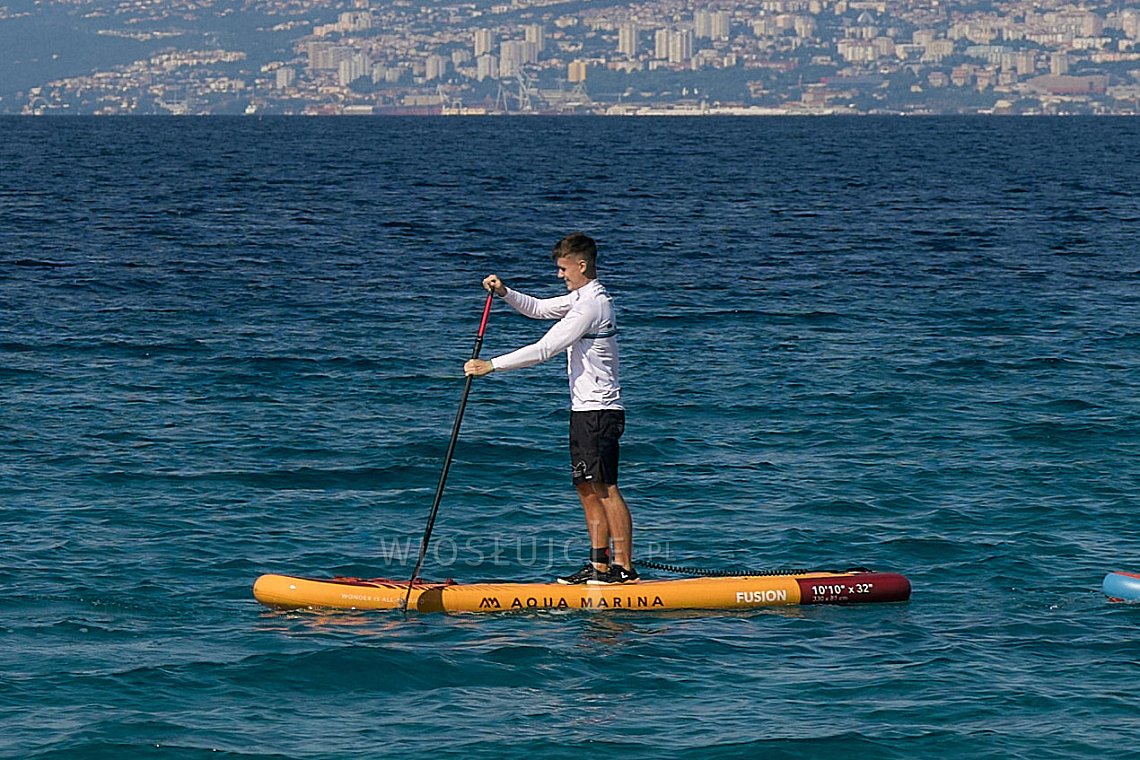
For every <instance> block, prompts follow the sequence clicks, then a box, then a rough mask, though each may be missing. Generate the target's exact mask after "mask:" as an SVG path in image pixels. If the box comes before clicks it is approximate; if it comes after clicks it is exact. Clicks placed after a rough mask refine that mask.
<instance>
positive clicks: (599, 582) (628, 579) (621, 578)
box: [586, 565, 641, 586]
mask: <svg viewBox="0 0 1140 760" xmlns="http://www.w3.org/2000/svg"><path fill="white" fill-rule="evenodd" d="M639 580H641V576H640V575H638V574H637V571H636V570H626V569H625V568H624V567H622V566H621V565H610V569H609V570H606V571H605V572H601V571H598V572H597V573H596V575H595V577H594V578H590V579H588V580H587V581H586V583H588V584H590V585H591V586H608V585H610V584H612V583H637V582H638V581H639Z"/></svg>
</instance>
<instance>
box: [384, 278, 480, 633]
mask: <svg viewBox="0 0 1140 760" xmlns="http://www.w3.org/2000/svg"><path fill="white" fill-rule="evenodd" d="M494 298H495V290H494V288H492V289H491V290H490V292H488V293H487V303H486V304H484V305H483V319H482V320H481V321H480V322H479V334H478V335H476V336H475V348H474V349H473V350H472V351H471V358H472V359H478V358H479V349H481V348H482V347H483V333H484V332H486V330H487V317H489V316H490V315H491V301H492V300H493V299H494ZM474 379H475V378H474V376H473V375H468V376H467V382H466V383H464V385H463V398H462V399H460V401H459V411H458V412H456V413H455V425H453V426H452V428H451V442H450V443H448V444H447V453H446V454H445V455H444V457H443V471H442V472H440V474H439V485H438V486H436V489H435V501H434V502H432V505H431V514H429V515H428V521H427V528H426V529H425V530H424V539H423V541H421V542H420V556H419V558H418V559H416V567H415V569H414V570H412V577H411V578H409V579H408V593H407V594H406V595H405V596H404V603H403V604H402V605H400V609H402V610H403V611H404V612H407V611H408V600H410V599H411V598H412V584H413V583H415V582H416V576H417V575H419V574H420V568H421V567H423V564H424V555H426V554H427V548H428V542H429V541H431V529H432V528H433V527H434V526H435V517H436V515H437V514H439V502H440V500H442V499H443V486H444V484H445V483H447V471H448V470H449V469H451V456H452V455H453V454H454V453H455V442H456V441H458V440H459V425H460V424H461V423H462V422H463V410H464V409H466V408H467V396H468V394H469V393H471V381H472V380H474Z"/></svg>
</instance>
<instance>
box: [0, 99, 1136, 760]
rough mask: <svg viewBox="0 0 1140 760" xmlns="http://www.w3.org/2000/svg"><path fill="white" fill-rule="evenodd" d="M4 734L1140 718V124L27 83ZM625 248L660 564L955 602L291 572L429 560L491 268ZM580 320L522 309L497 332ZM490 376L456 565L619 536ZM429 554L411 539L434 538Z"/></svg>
mask: <svg viewBox="0 0 1140 760" xmlns="http://www.w3.org/2000/svg"><path fill="white" fill-rule="evenodd" d="M0 134H2V136H3V139H2V140H0V167H2V168H0V390H2V406H0V514H2V515H3V532H2V533H0V548H2V552H0V588H2V593H0V724H2V726H3V728H2V730H0V756H3V757H11V758H121V757H131V758H133V757H162V758H198V757H207V756H209V757H234V758H298V759H299V758H306V759H310V758H330V759H332V758H337V759H339V758H372V757H386V756H396V755H400V756H412V757H419V756H428V755H430V756H434V757H464V758H495V759H496V760H509V759H510V758H533V757H541V758H547V757H550V758H559V757H566V758H578V757H586V756H599V755H613V756H623V757H677V758H702V759H704V758H736V757H741V758H744V757H765V758H793V757H794V758H800V757H811V758H853V757H867V758H916V757H940V758H1033V759H1034V760H1037V759H1039V758H1094V757H1095V758H1104V757H1138V756H1140V753H1138V752H1137V750H1136V749H1135V747H1136V744H1137V737H1138V736H1140V695H1138V692H1137V688H1136V687H1137V683H1138V682H1140V681H1138V678H1140V638H1138V635H1137V626H1138V625H1140V607H1137V606H1135V605H1118V604H1110V603H1109V602H1107V601H1106V599H1105V598H1104V596H1103V595H1102V594H1101V593H1100V590H1099V588H1100V581H1101V579H1102V578H1103V576H1104V574H1105V572H1107V571H1109V570H1113V569H1128V568H1132V569H1137V568H1140V530H1138V528H1137V506H1138V501H1140V368H1138V359H1140V255H1138V251H1140V185H1138V183H1137V177H1138V176H1140V122H1137V121H1136V120H1130V119H1087V120H1086V119H1073V120H1057V119H1053V120H1045V119H1041V120H1029V119H1010V120H1005V119H952V118H947V119H915V120H906V119H872V118H865V119H805V120H801V119H743V120H732V119H724V120H721V119H676V120H671V119H665V120H651V119H637V120H619V119H585V118H583V119H576V118H564V119H546V118H534V119H523V118H519V119H486V120H459V119H455V120H448V119H442V120H435V119H407V120H400V119H393V120H387V119H361V120H352V119H335V120H324V119H314V120H301V119H279V120H274V119H268V120H253V119H220V118H219V119H202V120H163V119H153V120H151V119H107V120H95V119H68V120H63V119H60V120H30V119H7V120H0ZM575 229H581V230H585V231H588V232H590V233H591V234H593V235H594V236H595V237H597V239H598V240H599V242H600V244H601V262H600V263H601V274H602V280H603V281H604V282H605V283H606V285H607V286H608V287H609V289H610V290H611V292H612V293H613V294H614V295H615V297H616V299H617V304H618V309H619V311H618V314H619V321H620V323H621V329H622V333H621V341H622V352H623V363H624V364H623V370H624V378H623V380H624V392H625V397H626V402H627V405H628V408H629V409H628V420H629V424H628V428H627V433H626V437H625V439H624V448H623V463H622V466H623V470H622V484H623V491H624V492H625V494H626V496H627V499H628V501H629V502H630V504H631V507H632V509H633V513H634V519H635V523H636V541H637V545H638V547H639V552H640V554H641V556H642V557H643V558H646V559H655V560H657V561H661V562H669V563H672V564H687V565H698V566H707V567H720V566H737V565H746V566H753V567H781V566H791V567H813V568H842V567H847V566H851V565H866V566H870V567H874V568H876V569H879V570H889V571H897V572H902V573H904V574H906V575H907V576H908V577H909V578H910V580H911V582H912V584H913V588H914V593H913V597H912V599H911V601H909V602H907V603H900V604H889V605H866V606H853V607H802V608H789V609H767V610H762V611H756V612H747V613H739V612H720V613H699V614H672V615H668V614H649V613H634V612H626V613H614V614H557V613H523V614H513V615H502V616H491V617H474V616H462V615H454V616H445V615H425V616H416V615H411V616H409V617H408V618H407V619H405V618H403V617H401V616H399V615H397V614H384V613H335V614H333V613H315V612H304V613H300V612H298V613H284V612H275V611H270V610H266V609H263V608H261V607H260V606H259V605H258V604H257V603H256V602H255V601H254V600H253V599H252V597H251V594H250V587H251V584H252V582H253V580H254V579H255V578H256V577H257V576H258V575H259V574H261V573H264V572H287V573H293V574H302V575H315V576H326V575H332V574H352V575H363V576H369V577H371V576H385V575H386V576H393V577H397V578H401V577H405V576H406V574H407V573H408V572H409V571H410V567H411V564H412V562H413V561H414V547H415V546H416V545H417V544H418V541H419V537H420V535H421V534H422V531H423V527H424V523H425V521H426V518H427V513H428V510H429V508H430V505H431V501H432V497H433V494H434V492H435V486H436V483H437V480H438V476H439V472H440V467H441V465H442V458H443V453H444V450H445V449H446V445H447V440H448V436H449V433H450V429H451V424H452V420H453V417H454V414H455V410H456V408H457V405H458V402H459V398H460V394H461V390H462V385H463V381H462V377H461V370H460V367H461V365H462V362H463V360H464V359H465V358H467V356H468V355H469V353H470V351H471V346H472V342H473V338H474V332H475V329H476V327H477V323H478V318H479V314H480V310H481V308H482V303H483V294H482V292H481V290H480V287H479V280H480V279H481V278H482V277H483V276H484V275H485V274H488V273H490V272H496V273H498V274H500V275H501V276H502V277H503V278H504V279H505V280H507V281H508V282H509V283H510V284H512V285H515V286H517V287H519V288H521V289H523V290H527V291H530V292H533V293H536V294H538V295H553V294H557V293H559V292H562V289H561V283H560V282H559V281H558V280H557V279H556V277H555V276H554V271H553V268H552V266H551V264H550V262H549V259H548V255H547V251H548V250H549V247H550V245H551V244H552V243H553V242H554V241H555V240H557V239H558V238H559V237H561V236H562V235H563V234H565V233H566V232H568V231H571V230H575ZM542 329H543V326H542V325H541V324H539V323H535V322H531V321H529V320H525V319H524V318H522V317H519V316H517V315H513V314H512V313H510V311H509V310H508V309H507V308H506V307H504V306H503V305H501V304H499V305H497V306H496V309H495V311H494V312H493V315H492V317H491V321H490V325H489V328H488V334H487V341H486V344H485V346H484V354H483V355H484V356H491V355H495V354H497V353H502V352H505V351H506V350H509V349H513V348H516V347H518V346H520V345H522V344H524V343H526V342H529V341H532V340H534V339H537V337H538V336H539V335H540V334H541V331H542ZM566 397H567V392H566V388H565V375H564V367H562V366H559V362H557V361H553V362H550V363H549V364H547V365H543V366H541V367H538V368H532V369H530V370H526V371H520V372H517V373H502V374H496V375H492V376H490V377H488V378H485V379H482V380H479V381H477V382H476V383H475V385H474V389H473V391H472V395H471V400H470V402H469V404H468V407H467V412H466V416H465V418H464V423H463V431H462V436H461V439H460V442H459V445H458V448H457V451H456V457H455V461H454V464H453V465H452V467H451V471H450V478H449V481H448V487H447V490H446V493H445V495H444V499H443V503H442V507H441V513H440V518H439V521H438V523H437V525H436V529H435V534H434V538H433V543H432V550H431V551H429V553H428V557H427V562H426V565H425V569H424V574H425V575H427V576H429V577H436V578H443V577H452V578H455V579H457V580H462V581H474V580H483V579H488V578H504V579H512V580H531V579H545V578H549V577H551V576H552V575H553V574H555V573H558V572H562V571H565V570H567V569H572V568H573V567H574V566H576V565H577V564H578V563H579V562H580V561H581V558H582V557H583V556H584V553H585V551H586V548H587V546H586V540H585V530H584V525H583V523H582V518H581V515H580V507H578V506H577V503H576V499H575V497H574V494H573V491H572V488H571V487H570V485H569V482H568V472H567V470H568V468H567V464H566V455H565V453H564V448H565V443H564V439H565V425H566V413H565V407H566V403H567V399H566ZM409 548H411V549H413V552H412V554H413V556H411V557H409V556H408V550H409Z"/></svg>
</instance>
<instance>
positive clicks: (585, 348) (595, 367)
mask: <svg viewBox="0 0 1140 760" xmlns="http://www.w3.org/2000/svg"><path fill="white" fill-rule="evenodd" d="M597 257H598V247H597V245H596V244H595V243H594V240H593V239H592V238H591V237H589V236H588V235H584V234H582V233H581V232H574V233H571V234H570V235H567V236H566V237H564V238H563V239H562V240H559V241H558V243H557V244H555V246H554V250H553V252H552V254H551V258H553V259H554V265H555V267H557V269H558V277H559V278H560V279H561V280H563V281H564V282H565V283H566V290H567V291H569V292H568V293H567V294H566V295H564V296H558V297H556V298H544V299H539V298H535V297H533V296H529V295H526V294H525V293H520V292H518V291H517V290H511V289H510V288H508V287H507V286H506V285H505V284H504V283H503V281H502V280H500V279H499V277H498V275H493V274H492V275H489V276H487V277H486V278H484V280H483V287H484V288H486V289H487V290H488V291H494V293H495V295H497V296H499V297H500V298H502V299H503V300H504V301H506V302H507V303H508V304H510V306H511V307H512V308H513V309H514V310H515V311H517V312H519V313H520V314H522V315H524V316H527V317H530V318H532V319H557V320H558V322H556V323H555V324H554V326H553V327H551V328H550V330H549V331H547V333H546V335H544V336H543V337H542V339H541V340H539V341H538V342H537V343H532V344H531V345H529V346H525V347H523V348H520V349H519V350H517V351H512V352H511V353H509V354H503V355H502V356H496V357H495V358H493V359H491V360H484V359H471V360H469V361H468V362H467V363H466V364H464V365H463V371H464V372H465V373H466V374H468V375H473V376H475V377H482V376H483V375H488V374H490V373H491V372H494V371H496V370H500V371H501V370H508V369H521V368H523V367H531V366H534V365H535V364H539V363H541V362H544V361H546V360H547V359H550V358H552V357H554V356H555V355H557V354H559V353H561V352H562V351H565V352H566V359H567V370H568V372H569V375H570V465H571V467H572V469H573V477H574V487H575V488H576V489H577V491H578V498H579V499H580V500H581V501H582V508H583V509H584V510H585V512H586V527H587V529H588V530H589V533H590V546H591V549H590V561H589V562H587V563H586V564H585V565H584V566H583V567H582V569H581V570H578V571H577V572H575V573H571V574H570V575H566V576H562V577H560V578H558V582H559V583H564V584H579V583H588V584H599V585H600V584H608V583H632V582H634V581H636V580H637V579H638V575H637V571H636V570H634V569H633V557H632V553H633V520H632V519H631V518H630V515H629V507H628V506H626V503H625V499H623V498H622V495H621V491H620V490H618V441H619V439H620V438H621V435H622V432H624V430H625V408H624V407H623V406H622V402H621V384H620V382H619V380H618V345H617V321H616V320H615V319H614V304H613V299H612V298H611V297H610V294H609V293H607V292H606V289H605V288H604V287H602V284H601V283H600V282H598V280H597V277H598V273H597ZM611 540H612V541H613V556H612V557H611V556H610V541H611Z"/></svg>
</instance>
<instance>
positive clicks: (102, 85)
mask: <svg viewBox="0 0 1140 760" xmlns="http://www.w3.org/2000/svg"><path fill="white" fill-rule="evenodd" d="M188 2H190V3H191V4H193V1H192V0H188ZM140 7H142V6H140ZM261 11H262V12H263V13H265V14H266V15H267V16H269V17H271V18H273V19H274V20H276V21H278V22H279V23H277V24H274V25H273V26H271V27H268V28H267V29H265V30H262V31H263V32H265V33H269V32H272V33H275V34H278V35H281V34H285V35H289V39H288V49H287V53H286V54H284V55H280V56H278V57H277V59H274V60H256V59H255V57H254V55H253V54H252V53H251V52H249V51H247V50H245V49H240V48H237V49H177V48H174V47H172V48H170V49H167V50H165V51H163V52H160V53H156V54H154V55H152V56H151V57H149V58H147V59H145V60H139V61H136V62H135V63H132V64H130V65H124V66H115V67H109V68H108V69H106V70H100V71H96V72H92V73H90V74H88V75H85V76H80V77H74V78H69V79H61V80H57V81H52V82H45V83H44V84H43V85H42V86H38V87H35V88H31V89H30V90H29V91H28V92H27V93H25V94H24V98H23V101H22V103H21V104H20V110H21V111H22V112H24V113H36V114H45V113H49V114H50V113H101V114H111V113H174V114H184V113H251V114H384V113H391V114H528V113H565V114H572V113H590V114H606V115H641V114H721V113H723V114H815V113H904V114H910V113H914V114H924V113H1011V114H1012V113H1028V114H1057V113H1093V114H1110V113H1112V114H1136V113H1140V8H1137V7H1135V6H1128V5H1122V4H1119V3H1112V2H1099V1H1098V0H1090V1H1089V2H1084V3H1077V4H1074V3H1070V2H1060V1H1054V0H1036V1H1034V2H1029V1H1025V2H1019V1H1005V0H995V1H994V2H977V3H971V2H949V1H948V0H905V1H904V0H741V1H740V2H730V1H727V0H656V1H653V0H642V1H639V2H609V3H607V2H604V1H601V2H584V1H582V0H578V1H576V2H559V1H558V0H513V1H512V2H505V1H502V0H500V2H495V3H494V4H486V3H483V4H479V3H464V2H456V3H453V4H447V5H440V4H426V3H423V4H421V3H417V2H412V1H410V0H396V1H395V2H383V3H381V2H370V1H369V0H354V2H352V3H351V6H350V7H342V8H339V9H338V8H337V6H336V4H332V5H329V4H321V3H307V2H304V0H299V2H283V3H282V4H281V6H280V7H279V8H275V6H274V5H273V3H272V2H269V1H268V0H265V2H263V3H262V7H261ZM202 23H205V22H202ZM137 28H138V29H140V30H141V29H145V28H150V29H153V32H150V33H153V34H161V33H162V32H163V31H164V29H163V25H162V24H161V23H155V22H153V20H152V22H151V23H150V24H148V25H141V24H140V25H137ZM112 33H116V32H114V31H113V30H109V31H108V34H112ZM140 33H142V32H140ZM176 39H177V37H172V38H171V40H176ZM250 47H251V48H253V47H256V46H252V45H251V46H250Z"/></svg>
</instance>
